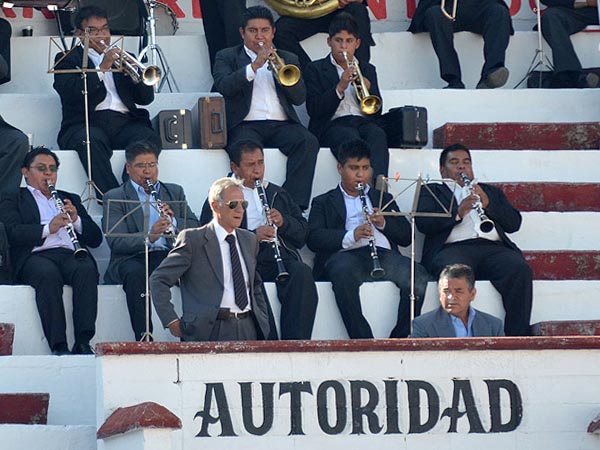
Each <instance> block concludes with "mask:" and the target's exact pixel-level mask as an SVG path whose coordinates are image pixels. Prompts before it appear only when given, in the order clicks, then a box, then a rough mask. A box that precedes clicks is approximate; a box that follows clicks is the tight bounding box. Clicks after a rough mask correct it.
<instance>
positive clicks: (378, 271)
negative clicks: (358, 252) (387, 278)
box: [356, 183, 385, 279]
mask: <svg viewBox="0 0 600 450" xmlns="http://www.w3.org/2000/svg"><path fill="white" fill-rule="evenodd" d="M356 189H357V190H358V196H359V197H360V203H361V204H362V212H363V220H364V222H365V223H368V224H369V226H370V227H371V230H372V231H373V233H371V236H370V237H369V248H370V249H371V259H372V260H373V270H371V277H372V278H375V279H379V278H383V276H384V275H385V269H384V268H383V267H381V263H380V262H379V255H378V254H377V246H376V245H375V227H374V226H373V223H372V222H371V218H370V217H369V205H367V196H366V195H365V187H364V185H363V184H362V183H358V184H357V185H356Z"/></svg>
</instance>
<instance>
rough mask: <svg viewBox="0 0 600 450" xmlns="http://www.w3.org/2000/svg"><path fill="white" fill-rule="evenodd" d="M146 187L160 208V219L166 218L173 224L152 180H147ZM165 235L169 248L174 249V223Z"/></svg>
mask: <svg viewBox="0 0 600 450" xmlns="http://www.w3.org/2000/svg"><path fill="white" fill-rule="evenodd" d="M146 186H147V187H148V190H149V191H150V195H151V196H152V199H153V200H154V201H155V202H156V207H157V208H158V213H159V214H160V217H166V218H168V219H169V222H171V217H169V215H168V214H166V213H165V210H164V204H163V202H162V200H161V199H160V198H159V197H158V192H156V188H155V187H154V184H152V180H150V178H146ZM165 234H166V236H165V239H166V241H167V245H168V246H169V248H171V247H173V244H174V243H175V228H174V227H173V222H171V226H170V227H169V228H168V229H167V231H166V232H165Z"/></svg>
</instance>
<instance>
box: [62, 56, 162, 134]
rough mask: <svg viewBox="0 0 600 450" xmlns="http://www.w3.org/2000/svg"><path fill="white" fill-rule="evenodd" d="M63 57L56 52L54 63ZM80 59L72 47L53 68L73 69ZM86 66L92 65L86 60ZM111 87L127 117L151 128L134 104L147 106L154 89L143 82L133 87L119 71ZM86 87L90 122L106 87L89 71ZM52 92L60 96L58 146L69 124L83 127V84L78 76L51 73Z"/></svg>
mask: <svg viewBox="0 0 600 450" xmlns="http://www.w3.org/2000/svg"><path fill="white" fill-rule="evenodd" d="M62 57H63V53H59V54H57V55H56V57H55V63H56V61H58V60H59V59H60V58H62ZM82 60H83V49H82V48H81V47H78V48H76V49H75V50H73V51H72V52H71V53H69V54H68V55H67V56H66V57H65V58H64V59H63V60H62V61H61V62H60V63H59V64H58V65H57V66H56V69H75V68H77V67H79V66H81V64H82ZM88 67H90V68H93V67H94V63H93V62H92V61H91V60H90V59H89V58H88ZM113 76H114V80H115V86H116V87H117V92H118V93H119V97H121V100H122V101H123V103H124V104H125V106H127V108H128V109H129V111H130V113H131V115H132V116H133V117H134V118H135V119H137V120H139V121H140V122H142V123H144V124H145V125H147V126H148V127H149V128H151V127H152V125H151V123H150V119H149V114H148V111H146V110H145V109H141V108H138V107H137V106H136V104H138V105H148V104H150V103H151V102H152V101H153V100H154V88H152V86H146V85H145V84H143V83H139V84H134V83H133V81H131V77H128V76H125V75H124V74H123V73H121V72H114V73H113ZM87 85H88V102H89V103H88V111H89V114H90V122H91V124H92V125H93V123H94V110H95V108H96V106H98V104H99V103H100V102H102V101H103V100H104V98H105V97H106V88H105V87H104V82H102V81H100V78H99V77H98V73H96V72H89V73H88V74H87ZM54 89H55V90H56V92H58V95H59V96H60V102H61V104H62V113H63V118H62V123H61V126H60V131H59V133H58V143H59V144H60V143H61V140H62V138H63V137H64V136H65V133H66V131H67V130H68V129H69V128H70V127H72V126H73V125H83V124H84V123H85V110H84V97H83V94H82V92H83V89H84V83H83V78H82V76H81V74H79V73H55V74H54Z"/></svg>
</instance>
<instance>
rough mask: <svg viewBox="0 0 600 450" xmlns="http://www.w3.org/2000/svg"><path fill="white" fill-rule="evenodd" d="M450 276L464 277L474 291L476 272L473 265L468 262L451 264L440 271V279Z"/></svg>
mask: <svg viewBox="0 0 600 450" xmlns="http://www.w3.org/2000/svg"><path fill="white" fill-rule="evenodd" d="M448 278H455V279H456V278H464V279H465V281H466V282H467V287H468V288H469V291H472V290H473V288H474V287H475V274H474V273H473V269H471V266H467V265H466V264H451V265H449V266H446V267H444V270H442V273H440V280H442V279H448Z"/></svg>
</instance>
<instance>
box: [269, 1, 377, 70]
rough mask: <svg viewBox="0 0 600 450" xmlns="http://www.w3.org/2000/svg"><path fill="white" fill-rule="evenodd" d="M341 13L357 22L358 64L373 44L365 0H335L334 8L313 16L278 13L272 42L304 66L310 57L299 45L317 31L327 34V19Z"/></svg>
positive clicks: (369, 57)
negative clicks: (336, 1) (302, 16)
mask: <svg viewBox="0 0 600 450" xmlns="http://www.w3.org/2000/svg"><path fill="white" fill-rule="evenodd" d="M341 12H345V13H347V14H350V15H351V16H352V17H354V20H356V23H357V24H358V31H359V33H360V39H361V41H362V42H363V45H362V46H361V47H360V48H359V49H358V51H357V54H356V57H357V58H358V59H359V60H360V62H361V63H363V62H364V63H368V62H369V60H370V59H371V46H373V45H375V42H374V41H373V37H372V36H371V18H370V17H369V10H368V7H367V0H339V2H338V8H337V9H336V10H334V11H332V12H330V13H329V14H326V15H324V16H322V17H316V18H314V19H304V18H298V17H290V16H281V17H280V18H279V19H277V22H276V23H275V27H276V28H277V36H275V45H276V46H277V48H280V49H282V50H287V51H290V52H292V53H294V54H296V55H298V57H299V58H300V65H301V66H302V68H303V69H304V68H305V67H306V66H307V65H308V63H309V62H310V57H309V56H308V54H307V53H306V52H305V51H304V49H303V48H302V45H300V42H302V41H303V40H304V39H307V38H309V37H311V36H313V35H315V34H317V33H327V31H328V29H329V25H330V24H331V21H332V20H334V19H335V18H336V17H337V15H338V14H340V13H341Z"/></svg>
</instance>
